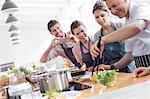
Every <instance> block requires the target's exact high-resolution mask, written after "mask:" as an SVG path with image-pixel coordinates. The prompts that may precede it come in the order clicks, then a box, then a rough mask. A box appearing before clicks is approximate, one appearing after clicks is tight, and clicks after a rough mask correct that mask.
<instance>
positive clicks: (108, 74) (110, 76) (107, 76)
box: [96, 70, 117, 86]
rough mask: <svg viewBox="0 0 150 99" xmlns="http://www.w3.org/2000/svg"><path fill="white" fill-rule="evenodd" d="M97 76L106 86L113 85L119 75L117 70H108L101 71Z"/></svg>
mask: <svg viewBox="0 0 150 99" xmlns="http://www.w3.org/2000/svg"><path fill="white" fill-rule="evenodd" d="M96 76H97V77H96V78H97V80H99V82H100V83H101V84H103V85H104V86H112V84H113V83H114V81H115V79H116V77H117V72H116V70H107V71H102V72H99V73H98V74H97V75H96Z"/></svg>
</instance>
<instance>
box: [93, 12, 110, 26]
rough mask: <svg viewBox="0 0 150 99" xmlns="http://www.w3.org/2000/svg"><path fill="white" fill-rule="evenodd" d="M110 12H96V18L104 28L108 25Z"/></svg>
mask: <svg viewBox="0 0 150 99" xmlns="http://www.w3.org/2000/svg"><path fill="white" fill-rule="evenodd" d="M108 14H109V13H108V12H106V11H102V10H95V11H94V16H95V20H96V22H97V23H98V24H99V25H101V26H102V27H103V26H106V25H107V24H108V22H109V21H108Z"/></svg>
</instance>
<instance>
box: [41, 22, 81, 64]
mask: <svg viewBox="0 0 150 99" xmlns="http://www.w3.org/2000/svg"><path fill="white" fill-rule="evenodd" d="M47 28H48V30H49V32H50V34H51V35H53V36H54V37H55V38H54V39H53V40H52V42H51V44H50V46H49V47H48V48H47V50H46V51H45V52H44V53H43V55H42V57H41V59H40V61H41V62H43V63H44V62H47V61H49V60H51V59H53V58H55V57H57V56H62V57H65V58H68V59H70V60H71V61H72V63H73V64H75V65H76V66H78V63H77V61H76V59H75V57H74V55H73V53H72V47H73V46H74V45H75V42H76V39H75V38H74V37H73V36H69V35H68V34H65V33H64V32H62V29H61V25H60V24H59V22H58V21H56V20H50V21H49V22H48V24H47Z"/></svg>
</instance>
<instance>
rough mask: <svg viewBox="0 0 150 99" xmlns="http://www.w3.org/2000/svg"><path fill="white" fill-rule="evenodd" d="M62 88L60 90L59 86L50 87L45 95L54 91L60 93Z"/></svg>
mask: <svg viewBox="0 0 150 99" xmlns="http://www.w3.org/2000/svg"><path fill="white" fill-rule="evenodd" d="M60 92H61V90H59V89H58V88H52V89H49V90H48V91H46V93H44V95H52V94H54V93H60Z"/></svg>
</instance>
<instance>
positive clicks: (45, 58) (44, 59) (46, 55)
mask: <svg viewBox="0 0 150 99" xmlns="http://www.w3.org/2000/svg"><path fill="white" fill-rule="evenodd" d="M52 48H53V46H52V44H50V46H49V47H48V48H47V50H46V51H45V52H44V53H43V55H42V57H41V59H40V62H42V63H45V62H46V61H47V57H48V54H49V51H50V50H51V49H52Z"/></svg>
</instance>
